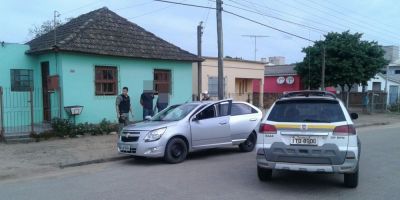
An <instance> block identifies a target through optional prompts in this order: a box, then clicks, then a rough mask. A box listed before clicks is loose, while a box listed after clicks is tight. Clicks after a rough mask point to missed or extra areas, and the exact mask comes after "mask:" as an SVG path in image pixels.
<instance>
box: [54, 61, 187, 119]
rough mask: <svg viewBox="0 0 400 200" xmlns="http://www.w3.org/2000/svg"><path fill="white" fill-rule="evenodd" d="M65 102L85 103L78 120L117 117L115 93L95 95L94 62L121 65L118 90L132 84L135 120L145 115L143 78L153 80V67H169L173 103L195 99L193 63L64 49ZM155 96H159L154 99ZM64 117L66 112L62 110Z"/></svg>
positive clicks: (71, 103)
mask: <svg viewBox="0 0 400 200" xmlns="http://www.w3.org/2000/svg"><path fill="white" fill-rule="evenodd" d="M61 58H62V59H61V62H62V72H61V73H62V76H63V77H62V85H63V105H64V106H71V105H81V106H84V108H83V111H82V114H81V115H80V116H77V117H76V121H77V122H92V123H97V122H100V121H101V120H102V119H103V118H106V119H108V120H111V121H116V111H115V99H116V96H115V95H113V96H96V95H95V84H94V81H95V74H94V72H95V66H96V65H103V66H104V65H105V66H116V67H117V68H118V90H119V92H118V93H120V92H121V90H122V87H124V86H127V87H128V88H129V96H130V97H131V104H132V109H133V110H134V120H141V119H142V107H141V105H140V103H139V101H140V95H141V93H142V92H143V85H144V81H152V80H153V71H154V69H169V70H171V75H172V94H171V98H170V104H176V103H183V102H186V101H190V100H191V99H192V85H191V83H192V63H191V62H183V61H182V62H180V61H167V60H144V59H132V58H122V57H109V56H96V55H83V54H72V53H62V55H61ZM155 100H156V99H155ZM63 116H64V117H67V116H66V113H65V112H64V113H63Z"/></svg>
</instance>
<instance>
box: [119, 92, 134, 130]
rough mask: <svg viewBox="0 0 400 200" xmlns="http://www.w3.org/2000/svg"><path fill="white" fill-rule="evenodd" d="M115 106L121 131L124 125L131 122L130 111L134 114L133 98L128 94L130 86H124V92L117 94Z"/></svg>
mask: <svg viewBox="0 0 400 200" xmlns="http://www.w3.org/2000/svg"><path fill="white" fill-rule="evenodd" d="M115 107H116V111H117V118H118V121H119V125H120V131H121V129H122V128H123V127H124V126H126V125H128V124H129V112H131V114H132V109H131V99H130V97H129V95H128V87H123V88H122V94H120V95H118V96H117V99H116V101H115ZM132 116H133V114H132Z"/></svg>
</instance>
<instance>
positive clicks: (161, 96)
mask: <svg viewBox="0 0 400 200" xmlns="http://www.w3.org/2000/svg"><path fill="white" fill-rule="evenodd" d="M168 104H169V94H168V93H158V98H157V102H156V107H157V112H160V111H162V110H164V109H165V108H166V107H168Z"/></svg>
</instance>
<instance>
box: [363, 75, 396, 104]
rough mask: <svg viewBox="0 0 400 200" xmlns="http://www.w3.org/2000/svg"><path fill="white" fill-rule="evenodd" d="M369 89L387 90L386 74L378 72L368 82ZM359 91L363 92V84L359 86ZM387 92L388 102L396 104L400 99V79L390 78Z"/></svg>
mask: <svg viewBox="0 0 400 200" xmlns="http://www.w3.org/2000/svg"><path fill="white" fill-rule="evenodd" d="M367 84H368V85H367V88H366V90H367V91H385V87H386V75H383V74H381V73H378V74H377V75H375V77H374V78H371V79H370V80H369V81H368V82H367ZM357 90H358V92H362V86H358V89H357ZM386 93H388V98H387V103H388V104H394V103H396V102H397V101H399V100H400V81H398V80H395V79H392V78H390V77H389V78H388V81H387V88H386Z"/></svg>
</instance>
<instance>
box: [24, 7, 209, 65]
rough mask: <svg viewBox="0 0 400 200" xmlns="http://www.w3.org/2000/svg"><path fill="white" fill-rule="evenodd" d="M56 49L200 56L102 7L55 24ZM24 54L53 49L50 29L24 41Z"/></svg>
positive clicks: (183, 57)
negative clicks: (57, 24)
mask: <svg viewBox="0 0 400 200" xmlns="http://www.w3.org/2000/svg"><path fill="white" fill-rule="evenodd" d="M56 35H57V48H58V50H59V51H70V52H81V53H90V54H99V55H109V56H123V57H134V58H146V59H165V60H182V61H200V60H201V59H200V58H199V57H198V56H196V55H194V54H191V53H189V52H187V51H185V50H182V49H181V48H179V47H177V46H175V45H173V44H171V43H169V42H167V41H165V40H163V39H161V38H159V37H157V36H156V35H154V34H153V33H150V32H148V31H146V30H145V29H143V28H142V27H140V26H138V25H136V24H134V23H132V22H130V21H128V20H127V19H125V18H123V17H121V16H119V15H117V14H116V13H114V12H112V11H110V10H109V9H108V8H106V7H103V8H100V9H98V10H94V11H92V12H89V13H86V14H83V15H80V16H79V17H77V18H74V19H72V20H71V21H69V22H68V23H66V24H64V25H61V26H59V27H57V30H56ZM27 44H29V46H30V50H29V51H28V52H27V53H31V54H33V53H43V52H47V51H52V50H53V49H54V31H50V32H48V33H46V34H44V35H42V36H40V37H38V38H35V39H33V40H31V41H30V42H28V43H27Z"/></svg>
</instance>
